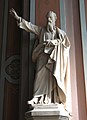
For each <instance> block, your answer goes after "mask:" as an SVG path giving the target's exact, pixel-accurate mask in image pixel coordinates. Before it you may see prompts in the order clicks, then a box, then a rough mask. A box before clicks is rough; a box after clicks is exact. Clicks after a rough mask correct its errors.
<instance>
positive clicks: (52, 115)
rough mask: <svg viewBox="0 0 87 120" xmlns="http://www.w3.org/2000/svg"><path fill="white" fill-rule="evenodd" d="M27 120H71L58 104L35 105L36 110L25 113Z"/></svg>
mask: <svg viewBox="0 0 87 120" xmlns="http://www.w3.org/2000/svg"><path fill="white" fill-rule="evenodd" d="M25 118H26V120H69V115H68V112H67V111H66V110H64V108H63V107H62V106H59V105H56V104H50V105H34V109H33V110H31V111H28V112H26V113H25Z"/></svg>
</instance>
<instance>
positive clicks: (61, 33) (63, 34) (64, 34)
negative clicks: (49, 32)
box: [56, 27, 66, 36]
mask: <svg viewBox="0 0 87 120" xmlns="http://www.w3.org/2000/svg"><path fill="white" fill-rule="evenodd" d="M56 30H57V32H58V33H59V34H60V35H62V36H66V33H65V31H63V30H61V29H60V28H58V27H56Z"/></svg>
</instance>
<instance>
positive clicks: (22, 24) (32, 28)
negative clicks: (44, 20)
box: [17, 17, 41, 35]
mask: <svg viewBox="0 0 87 120" xmlns="http://www.w3.org/2000/svg"><path fill="white" fill-rule="evenodd" d="M17 25H18V26H19V28H21V29H24V30H26V31H27V32H32V33H34V34H36V35H39V34H40V30H41V27H39V26H37V25H34V24H32V23H31V22H28V21H26V20H24V19H23V18H21V17H20V20H19V22H17Z"/></svg>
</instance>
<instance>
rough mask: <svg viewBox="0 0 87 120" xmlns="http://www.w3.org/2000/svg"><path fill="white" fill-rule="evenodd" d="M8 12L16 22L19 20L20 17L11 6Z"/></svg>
mask: <svg viewBox="0 0 87 120" xmlns="http://www.w3.org/2000/svg"><path fill="white" fill-rule="evenodd" d="M9 12H10V14H11V15H12V16H13V17H14V18H15V19H16V20H17V21H18V22H19V21H20V17H19V16H18V15H17V13H16V11H15V10H14V9H13V8H11V9H10V11H9Z"/></svg>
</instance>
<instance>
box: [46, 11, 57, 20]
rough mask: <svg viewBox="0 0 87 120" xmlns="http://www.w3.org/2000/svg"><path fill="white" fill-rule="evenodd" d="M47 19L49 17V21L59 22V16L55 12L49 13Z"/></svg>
mask: <svg viewBox="0 0 87 120" xmlns="http://www.w3.org/2000/svg"><path fill="white" fill-rule="evenodd" d="M46 17H47V21H52V22H55V21H56V20H57V15H56V13H55V12H53V11H49V12H48V13H47V16H46Z"/></svg>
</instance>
